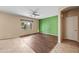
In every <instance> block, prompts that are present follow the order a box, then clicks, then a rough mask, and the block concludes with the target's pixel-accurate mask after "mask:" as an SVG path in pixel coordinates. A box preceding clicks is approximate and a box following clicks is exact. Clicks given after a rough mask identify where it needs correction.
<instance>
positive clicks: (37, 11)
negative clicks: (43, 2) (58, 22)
mask: <svg viewBox="0 0 79 59" xmlns="http://www.w3.org/2000/svg"><path fill="white" fill-rule="evenodd" d="M29 11H30V16H31V17H33V18H36V17H38V16H40V14H39V9H34V10H33V9H30V10H29Z"/></svg>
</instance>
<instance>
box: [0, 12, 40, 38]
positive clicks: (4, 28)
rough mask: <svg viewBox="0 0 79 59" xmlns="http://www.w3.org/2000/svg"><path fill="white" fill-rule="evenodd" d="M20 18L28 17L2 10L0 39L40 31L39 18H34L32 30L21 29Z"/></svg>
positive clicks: (0, 13)
mask: <svg viewBox="0 0 79 59" xmlns="http://www.w3.org/2000/svg"><path fill="white" fill-rule="evenodd" d="M20 19H27V17H22V16H14V15H10V14H6V13H3V12H0V39H5V38H14V37H19V36H21V35H26V34H31V33H36V32H38V28H39V27H38V23H39V22H38V20H33V26H32V28H33V29H32V30H23V29H21V22H20Z"/></svg>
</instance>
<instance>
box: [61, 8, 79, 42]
mask: <svg viewBox="0 0 79 59" xmlns="http://www.w3.org/2000/svg"><path fill="white" fill-rule="evenodd" d="M60 21H61V36H60V39H61V41H63V40H64V39H68V40H73V41H77V42H79V7H68V8H66V9H63V10H62V11H61V18H60Z"/></svg>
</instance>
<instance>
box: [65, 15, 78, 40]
mask: <svg viewBox="0 0 79 59" xmlns="http://www.w3.org/2000/svg"><path fill="white" fill-rule="evenodd" d="M65 38H66V39H70V40H74V41H78V16H69V17H67V18H66V36H65Z"/></svg>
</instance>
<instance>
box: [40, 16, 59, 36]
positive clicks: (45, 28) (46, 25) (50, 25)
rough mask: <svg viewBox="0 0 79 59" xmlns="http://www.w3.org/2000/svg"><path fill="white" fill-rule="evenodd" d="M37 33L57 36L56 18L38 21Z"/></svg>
mask: <svg viewBox="0 0 79 59" xmlns="http://www.w3.org/2000/svg"><path fill="white" fill-rule="evenodd" d="M39 32H41V33H45V34H51V35H56V36H58V16H51V17H48V18H44V19H40V20H39Z"/></svg>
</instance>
